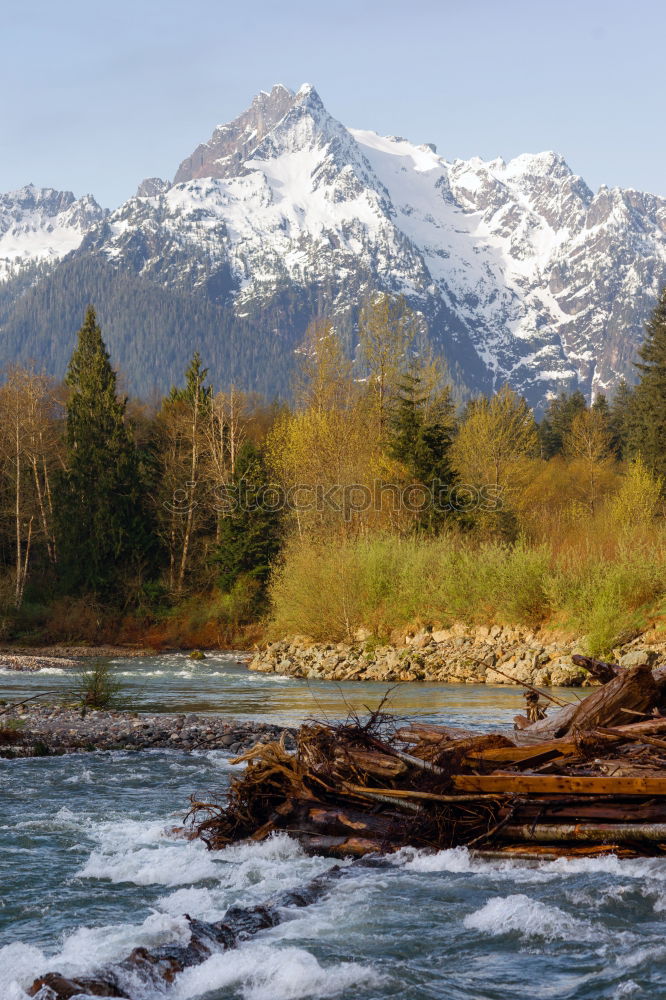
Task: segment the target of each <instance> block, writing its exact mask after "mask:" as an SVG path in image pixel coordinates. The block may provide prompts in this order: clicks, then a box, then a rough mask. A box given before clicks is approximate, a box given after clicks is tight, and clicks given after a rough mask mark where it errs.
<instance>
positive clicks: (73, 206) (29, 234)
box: [0, 184, 106, 281]
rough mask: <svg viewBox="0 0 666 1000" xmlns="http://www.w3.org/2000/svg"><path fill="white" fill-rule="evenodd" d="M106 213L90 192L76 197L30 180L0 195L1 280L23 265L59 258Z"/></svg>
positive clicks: (76, 244) (70, 249)
mask: <svg viewBox="0 0 666 1000" xmlns="http://www.w3.org/2000/svg"><path fill="white" fill-rule="evenodd" d="M105 214H106V213H105V212H104V210H103V209H102V208H100V206H99V205H98V204H97V202H96V201H95V199H94V198H93V197H92V195H85V196H84V197H83V198H75V197H74V195H73V194H72V192H71V191H54V190H53V189H52V188H36V187H35V186H34V185H33V184H28V185H27V186H26V187H23V188H20V189H19V190H18V191H10V192H9V193H8V194H2V195H0V281H7V280H8V279H9V278H11V277H14V276H15V275H16V274H17V273H18V272H20V271H21V269H22V268H24V267H25V266H29V265H31V264H35V263H38V262H55V261H57V260H60V259H61V258H62V257H64V256H65V255H66V254H68V253H70V252H71V251H72V250H75V249H76V248H77V247H78V246H79V245H80V243H81V240H82V239H83V237H84V236H85V234H86V233H88V232H90V230H91V229H92V228H93V226H95V225H96V224H97V223H98V222H100V221H101V220H102V219H103V218H104V216H105Z"/></svg>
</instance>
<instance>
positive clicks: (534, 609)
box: [0, 295, 666, 637]
mask: <svg viewBox="0 0 666 1000" xmlns="http://www.w3.org/2000/svg"><path fill="white" fill-rule="evenodd" d="M423 342H424V340H423V337H422V336H420V322H419V318H418V317H417V316H416V315H415V314H413V313H412V312H411V311H410V310H409V308H408V307H407V305H406V304H405V302H404V300H402V299H400V298H397V297H392V296H388V295H377V296H376V297H374V298H372V299H370V300H368V301H367V302H366V303H365V305H364V306H363V308H362V309H361V313H360V317H359V342H358V348H357V352H356V357H355V358H354V361H353V363H352V361H350V360H349V352H348V350H347V349H346V347H345V344H344V343H343V342H342V338H341V337H340V336H339V335H338V334H337V332H336V330H335V328H334V326H333V324H332V323H330V322H328V321H327V320H318V321H316V322H314V323H312V324H311V325H310V327H309V328H308V331H307V334H306V338H305V341H304V343H303V344H302V345H301V346H300V348H299V374H298V378H297V382H296V385H295V386H294V400H295V401H294V404H293V405H292V406H290V407H287V406H286V405H284V404H267V403H266V402H265V401H263V400H262V399H261V398H259V397H258V396H253V395H251V394H247V393H242V392H240V391H238V390H235V389H231V390H229V391H226V392H219V391H215V387H214V386H212V385H211V384H210V379H209V377H208V371H207V369H206V368H205V367H204V366H203V364H202V361H201V359H200V357H199V355H198V354H195V355H194V357H193V358H192V360H191V362H190V363H189V366H188V367H187V370H186V371H185V372H184V374H183V378H182V381H181V383H180V384H179V385H175V386H173V387H172V389H171V391H170V392H169V393H168V394H167V395H166V396H165V397H164V398H162V399H159V400H154V401H153V402H152V403H147V402H145V401H144V402H141V401H138V400H134V399H131V400H129V401H128V400H127V399H126V397H125V396H124V395H123V394H122V393H121V392H120V390H119V387H118V381H117V375H116V373H115V371H114V368H113V365H112V362H111V359H110V357H109V354H108V352H107V349H106V346H105V342H104V339H103V336H102V331H101V329H100V327H99V324H98V322H97V318H96V316H95V313H94V311H93V310H92V309H89V310H88V312H87V314H86V317H85V322H84V324H83V326H82V328H81V330H80V331H79V334H78V341H77V345H76V347H75V349H74V352H73V354H72V355H71V358H70V360H69V366H68V369H67V376H66V379H65V382H64V384H56V383H54V382H53V381H52V380H50V379H49V378H47V377H46V376H44V375H42V374H40V373H39V372H38V371H36V370H34V369H32V368H29V367H18V366H14V367H11V368H9V369H8V370H7V371H6V373H5V380H4V383H3V384H2V386H0V463H1V471H2V479H1V483H0V573H1V574H2V575H1V577H0V609H1V610H0V631H2V632H3V633H4V635H5V636H11V635H16V634H25V633H26V632H29V631H30V629H31V628H33V629H37V631H38V630H39V622H40V621H41V620H43V619H44V617H48V615H49V608H53V607H56V608H60V609H62V608H63V607H68V608H69V609H70V612H71V608H72V606H73V605H72V603H71V602H73V601H74V602H79V603H83V604H85V606H86V607H90V608H94V609H95V610H94V615H97V616H98V617H99V616H100V615H103V614H104V613H105V609H109V608H112V609H115V610H116V611H118V612H119V613H121V614H124V615H129V616H133V617H134V618H135V619H136V620H146V621H157V620H159V619H160V616H162V617H163V616H165V615H168V614H171V613H172V612H173V609H177V608H182V607H183V606H184V605H186V604H188V602H189V606H190V608H193V607H196V609H197V613H198V614H199V615H209V616H212V617H214V618H216V619H217V620H219V621H223V622H225V623H228V624H233V625H237V624H242V623H244V622H250V621H253V620H256V619H258V618H260V617H262V616H265V615H266V614H267V613H269V612H270V614H272V616H273V619H274V628H277V629H278V630H279V629H281V628H282V629H290V630H302V631H308V630H309V631H310V632H311V633H312V632H314V631H315V628H314V622H313V617H314V614H313V612H312V601H311V596H310V594H309V593H308V587H309V588H310V590H312V582H313V581H314V580H315V579H318V580H320V584H319V586H328V587H329V588H330V587H334V586H335V587H336V588H337V592H339V601H338V603H337V604H336V602H335V601H333V602H332V605H331V606H333V604H335V606H336V607H338V606H339V608H340V609H341V610H340V611H339V614H338V618H339V620H340V622H341V623H342V624H338V626H336V627H335V628H334V627H333V626H330V628H329V632H336V637H340V635H341V634H342V633H346V634H351V632H352V631H353V628H354V627H356V626H357V625H358V623H359V615H360V616H361V617H362V616H363V615H364V614H365V615H366V617H367V616H368V615H370V616H372V614H374V615H375V618H376V619H377V621H379V618H377V613H376V612H377V608H375V612H372V613H371V612H370V611H368V610H367V608H368V607H369V606H370V605H371V604H372V600H371V599H370V597H369V594H370V592H372V591H373V588H375V591H376V594H377V595H381V596H378V597H377V600H376V601H375V604H376V603H377V601H380V602H383V603H384V605H385V611H384V613H383V615H380V616H379V617H381V619H382V622H383V624H382V625H381V629H384V630H386V629H387V628H388V621H389V618H390V616H391V615H393V616H394V617H395V618H398V619H399V618H401V617H402V618H404V617H405V615H406V614H407V613H406V612H405V611H402V612H401V611H398V610H397V609H393V610H390V611H389V610H388V608H389V606H390V594H391V593H392V592H395V593H398V591H399V590H400V587H399V586H398V584H397V581H396V582H395V586H393V588H392V587H391V583H390V580H389V579H388V577H390V575H391V574H393V575H394V576H395V572H396V568H395V565H394V563H393V562H391V560H389V562H388V563H387V561H386V553H387V552H388V551H393V552H394V553H395V552H397V551H398V547H399V546H400V545H401V544H403V542H404V543H405V544H406V543H407V542H408V543H409V546H411V549H410V552H411V553H412V557H410V558H412V562H413V553H414V551H415V549H414V546H416V547H417V548H418V547H419V546H422V547H423V546H425V547H426V548H427V546H428V545H430V544H431V543H434V541H436V542H437V546H439V548H438V549H437V551H438V552H439V553H440V557H438V558H439V561H440V563H442V564H443V562H445V561H446V560H443V558H441V553H442V544H443V540H446V544H449V543H450V546H453V549H455V550H456V551H458V552H462V551H463V550H464V552H465V553H467V555H466V556H465V558H467V557H468V556H470V553H476V556H477V557H478V558H479V559H481V558H482V556H481V555H479V554H480V553H483V552H486V553H488V552H489V551H491V549H492V551H493V552H494V553H495V556H493V558H494V559H495V563H496V569H495V575H496V576H497V573H498V572H499V570H497V565H498V564H497V558H498V556H497V553H498V552H499V553H502V552H504V553H505V554H510V553H512V552H514V553H515V552H516V551H521V552H526V551H528V550H530V548H531V550H534V551H536V549H537V548H539V546H541V547H542V548H541V549H540V550H539V551H541V552H542V556H543V551H544V550H543V546H546V548H547V549H548V553H549V555H548V558H549V559H550V560H551V564H552V565H554V563H553V560H558V559H559V560H560V563H558V565H560V564H561V560H562V559H564V560H565V561H566V560H567V559H568V560H570V561H571V560H572V559H573V560H574V561H575V560H576V559H579V560H582V561H583V562H585V559H586V558H588V556H589V553H590V552H591V551H592V550H593V549H594V550H595V552H597V555H599V553H600V552H601V551H602V550H603V552H604V556H603V558H606V559H610V560H613V559H615V560H616V561H617V560H618V559H621V553H622V551H623V549H622V546H625V547H626V546H630V547H633V550H634V551H636V546H637V545H639V547H640V544H644V545H647V546H648V547H649V548H650V551H651V553H652V556H651V557H650V558H651V559H652V560H653V561H654V559H655V558H657V556H656V555H655V553H658V551H659V552H660V551H661V549H660V548H659V546H660V545H661V535H660V534H659V533H660V532H661V527H660V525H661V521H662V520H663V497H664V477H665V476H666V295H664V296H662V299H661V301H660V303H659V305H658V307H657V309H656V310H655V313H654V315H653V317H652V320H651V322H650V324H649V327H648V331H647V336H646V340H645V343H644V345H643V347H642V349H641V351H640V358H639V359H638V371H639V375H640V378H639V382H638V385H637V386H636V387H635V388H630V387H629V386H628V385H627V384H626V383H621V384H620V386H619V388H618V389H617V390H616V392H615V393H614V394H613V396H612V398H610V399H608V400H607V399H606V398H605V397H604V396H601V395H598V396H597V397H596V399H595V400H594V402H593V404H592V405H591V406H588V404H587V402H586V400H585V398H584V397H583V396H582V395H581V394H580V393H574V394H572V395H567V396H564V395H563V396H560V397H558V398H556V399H553V400H551V401H550V403H549V405H548V407H547V410H546V413H545V416H544V418H543V419H542V420H541V422H540V423H537V422H536V421H535V419H534V416H533V414H532V412H531V411H530V409H529V408H528V406H527V404H526V403H525V401H524V400H522V399H521V398H520V397H519V396H518V395H517V394H516V393H514V392H513V391H512V390H511V389H510V388H508V387H506V386H505V387H503V388H501V389H500V390H499V391H498V392H497V393H496V394H495V395H494V396H492V397H491V398H486V397H481V398H478V399H474V400H471V401H468V402H467V403H466V404H465V405H464V406H461V405H460V402H459V400H458V399H457V398H456V397H455V394H454V392H453V391H452V388H451V384H450V380H449V379H448V377H447V372H446V371H445V370H444V369H443V367H442V365H441V363H440V362H439V361H438V359H437V358H435V357H432V356H430V355H429V354H428V353H427V350H426V349H425V348H424V347H423ZM631 532H633V535H632V538H631V540H628V539H629V534H630V533H631ZM637 533H639V534H641V533H642V534H641V538H640V539H639V538H638V535H637ZM641 539H642V541H641ZM387 540H388V541H387ZM391 540H392V541H391ZM639 543H640V544H639ZM387 546H388V548H387ZM489 546H490V548H489ZM516 546H517V547H518V548H516ZM595 547H596V548H595ZM453 549H451V551H453ZM583 550H585V551H583ZM423 551H424V552H425V549H424V550H423ZM433 551H434V549H433ZM585 552H586V553H587V555H585ZM350 553H352V555H350ZM372 553H374V555H373V554H372ZM378 553H383V555H381V556H380V555H378ZM507 557H508V555H507ZM599 557H600V558H601V556H599ZM471 558H474V556H471ZM659 558H661V557H660V556H659ZM373 559H374V563H373ZM364 560H365V564H364V566H363V568H362V572H361V571H360V569H359V566H360V563H362V562H363V561H364ZM417 563H418V559H417ZM353 565H354V566H356V568H355V569H353V571H352V569H350V567H352V566H353ZM423 565H424V566H425V565H428V566H429V569H428V571H427V575H428V576H429V578H431V577H432V575H433V573H435V575H436V568H434V567H433V565H432V564H431V562H429V561H428V559H425V561H424V563H423ZM452 565H453V564H449V569H448V572H450V571H451V566H452ZM326 567H328V577H326V573H325V570H326ZM345 567H346V569H345ZM322 573H324V576H323V577H322ZM346 573H347V574H348V575H347V576H345V574H346ZM349 573H351V577H350V576H349ZM336 574H337V575H336ZM500 575H501V574H500ZM658 575H659V574H658ZM352 577H353V580H352ZM662 577H663V573H662ZM325 578H326V579H328V584H326V583H325V582H324V579H325ZM350 581H351V582H350ZM430 582H431V583H432V579H431V580H430ZM505 585H506V586H509V587H510V586H511V584H510V583H509V582H507V581H505ZM545 585H546V584H545V583H544V582H543V581H541V583H540V584H539V587H541V588H542V589H543V587H544V586H545ZM489 586H490V584H489ZM345 588H347V589H348V592H346V590H345ZM349 588H351V589H349ZM359 588H361V589H363V591H364V596H363V601H365V604H364V607H366V611H364V612H361V611H359V607H360V604H362V603H363V601H360V598H359V593H358V591H359ZM412 590H413V593H414V595H416V594H417V591H418V588H416V589H414V588H412ZM648 591H649V593H646V592H645V588H643V590H641V594H640V595H638V596H635V597H634V598H632V601H633V603H634V604H635V603H636V600H638V599H639V597H640V602H639V603H643V604H644V603H645V601H646V600H650V599H652V598H653V597H654V594H653V593H652V592H653V591H654V586H653V585H652V584H650V586H649V587H648ZM470 592H471V591H470ZM315 598H316V599H317V600H319V601H325V600H327V598H326V597H325V596H324V595H322V594H321V592H320V591H318V592H317V593H316V594H315ZM581 599H582V598H581ZM425 600H426V599H425V598H424V601H425ZM63 601H69V602H70V603H69V604H68V605H67V604H65V605H63V603H62V602H63ZM58 602H60V603H58ZM368 602H369V604H368ZM475 602H476V612H475V613H478V609H479V607H481V606H482V605H483V601H480V599H479V595H478V592H477V594H476V597H475ZM408 603H409V602H408ZM427 603H428V608H426V607H423V608H422V609H421V610H420V611H419V608H418V601H417V604H416V605H415V604H414V602H413V601H412V603H411V604H410V611H409V615H408V617H409V616H412V617H414V616H416V617H420V618H421V619H422V620H426V619H427V620H435V619H436V620H445V619H446V618H447V616H449V617H450V615H452V614H454V613H455V614H456V615H463V616H464V608H463V606H462V605H461V604H460V602H458V605H457V606H456V609H455V611H454V609H453V605H454V604H455V601H454V600H453V598H452V597H451V595H450V594H449V596H448V597H442V598H441V600H440V603H439V605H438V604H437V602H435V604H433V600H432V597H429V598H428V599H427ZM555 603H557V602H555ZM463 604H464V602H463ZM527 605H530V607H531V611H529V612H528V611H524V612H521V613H523V614H524V615H525V616H527V617H530V616H532V617H533V618H534V617H537V618H538V617H539V616H540V615H541V616H542V617H543V615H544V614H545V612H544V608H546V606H548V607H550V608H551V609H552V607H554V605H553V602H552V601H551V602H550V604H548V602H545V603H544V600H540V599H538V598H537V596H534V595H533V599H531V600H530V601H527V602H526V604H525V606H527ZM345 606H346V608H347V610H346V611H345ZM307 608H309V609H310V610H306V609H307ZM354 608H356V610H355V611H354V610H353V609H354ZM538 608H540V609H541V610H538ZM299 609H301V612H302V613H301V616H300V618H299ZM336 613H337V612H336ZM483 613H484V614H487V615H490V614H495V615H497V614H500V612H499V611H498V610H497V608H495V609H494V610H493V609H491V607H490V605H489V604H488V602H486V610H485V611H484V612H483ZM94 615H93V617H94ZM324 617H325V616H322V620H323V618H324ZM398 624H399V622H398V621H396V626H397V625H398ZM377 628H378V629H380V626H379V625H377ZM82 629H83V630H84V631H85V627H84V626H82ZM381 629H380V630H381Z"/></svg>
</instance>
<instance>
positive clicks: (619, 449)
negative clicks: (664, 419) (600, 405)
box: [608, 378, 634, 461]
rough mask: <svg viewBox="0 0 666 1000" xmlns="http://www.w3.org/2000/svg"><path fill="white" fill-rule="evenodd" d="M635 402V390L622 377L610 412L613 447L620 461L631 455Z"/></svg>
mask: <svg viewBox="0 0 666 1000" xmlns="http://www.w3.org/2000/svg"><path fill="white" fill-rule="evenodd" d="M633 403H634V390H633V388H632V387H631V386H630V385H629V384H628V383H627V381H626V379H623V378H622V379H620V381H619V382H618V384H617V388H616V389H615V392H614V393H613V398H612V400H611V405H610V411H609V414H608V430H609V433H610V436H611V448H612V449H613V453H614V455H615V457H616V458H618V459H619V460H620V461H622V460H623V459H625V458H628V457H629V446H630V439H631V424H632V414H633Z"/></svg>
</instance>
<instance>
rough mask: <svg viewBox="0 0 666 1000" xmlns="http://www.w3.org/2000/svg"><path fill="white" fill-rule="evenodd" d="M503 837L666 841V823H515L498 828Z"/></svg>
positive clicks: (595, 841) (547, 841) (542, 840)
mask: <svg viewBox="0 0 666 1000" xmlns="http://www.w3.org/2000/svg"><path fill="white" fill-rule="evenodd" d="M497 837H498V838H499V839H500V840H511V841H514V842H515V841H520V842H527V843H530V842H532V841H534V842H536V843H541V844H550V843H556V842H557V841H560V840H564V841H569V842H576V841H588V842H590V843H593V844H633V843H637V842H641V841H643V842H647V843H653V844H655V843H656V844H666V823H526V824H523V825H518V824H515V823H511V824H508V825H506V826H503V827H502V828H501V829H500V830H498V831H497Z"/></svg>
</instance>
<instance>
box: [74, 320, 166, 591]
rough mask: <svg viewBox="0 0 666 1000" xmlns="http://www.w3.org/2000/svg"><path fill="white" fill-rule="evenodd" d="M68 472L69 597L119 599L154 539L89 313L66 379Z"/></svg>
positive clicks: (112, 376) (120, 406)
mask: <svg viewBox="0 0 666 1000" xmlns="http://www.w3.org/2000/svg"><path fill="white" fill-rule="evenodd" d="M66 383H67V385H68V387H69V389H70V396H69V399H68V401H67V408H66V410H67V429H66V446H67V456H66V471H65V472H63V473H62V474H61V475H60V477H59V479H58V482H57V484H56V502H55V512H56V518H57V529H58V530H57V534H58V553H59V566H60V572H61V579H62V582H63V584H64V585H65V587H66V589H67V590H68V591H73V592H88V593H94V594H97V595H99V596H101V597H111V596H114V594H116V593H117V592H118V590H119V587H120V584H121V582H122V581H123V578H124V574H125V573H126V572H127V571H128V570H129V571H130V572H131V571H132V569H137V568H139V567H140V566H141V564H142V562H143V559H144V556H145V554H146V551H147V549H148V547H149V543H150V538H149V531H148V522H147V519H146V516H145V512H144V509H143V504H142V490H141V482H140V469H139V462H138V460H137V454H136V450H135V447H134V443H133V441H132V437H131V434H130V431H129V428H128V427H127V424H126V422H125V405H126V400H125V399H121V398H119V397H118V396H117V393H116V373H115V372H114V370H113V368H112V367H111V363H110V359H109V354H108V352H107V350H106V347H105V345H104V341H103V340H102V332H101V330H100V328H99V326H98V325H97V319H96V316H95V311H94V309H93V308H92V307H89V308H88V310H87V312H86V317H85V321H84V323H83V326H82V327H81V329H80V330H79V334H78V343H77V346H76V348H75V350H74V353H73V354H72V357H71V360H70V363H69V368H68V371H67V376H66Z"/></svg>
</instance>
